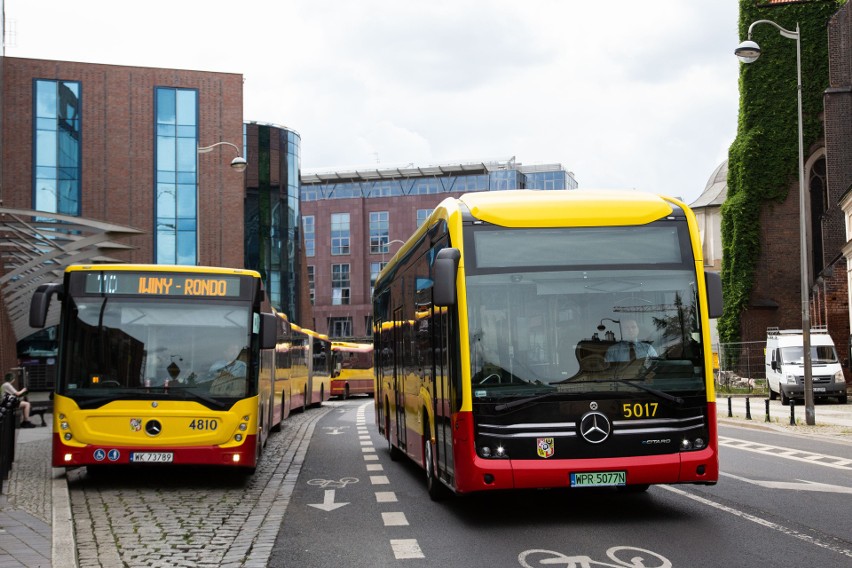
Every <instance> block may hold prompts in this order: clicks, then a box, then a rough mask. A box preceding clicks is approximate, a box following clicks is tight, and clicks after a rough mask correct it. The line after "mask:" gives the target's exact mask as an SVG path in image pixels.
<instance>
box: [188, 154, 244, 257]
mask: <svg viewBox="0 0 852 568" xmlns="http://www.w3.org/2000/svg"><path fill="white" fill-rule="evenodd" d="M219 146H230V147H231V148H233V149H234V150H235V151H236V152H237V156H236V157H235V158H234V159H233V160H231V168H233V170H234V171H237V172H244V171H246V166H247V165H248V164H247V162H246V159H245V158H243V157H242V154H241V151H240V148H239V147H238V146H237V145H236V144H232V143H230V142H216V143H215V144H211V145H210V146H199V147H198V148H196V153H195V194H196V199H195V219H196V230H195V263H196V264H198V263H200V262H201V223H200V222H198V218H199V217H200V216H201V200H200V199H198V196H199V195H200V194H201V168H200V167H199V160H198V155H199V154H207V153H209V152H212V151H213V150H214V149H215V148H217V147H219Z"/></svg>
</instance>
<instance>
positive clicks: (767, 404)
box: [764, 398, 769, 422]
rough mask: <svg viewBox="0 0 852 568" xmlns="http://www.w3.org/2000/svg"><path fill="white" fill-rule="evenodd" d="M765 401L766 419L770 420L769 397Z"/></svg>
mask: <svg viewBox="0 0 852 568" xmlns="http://www.w3.org/2000/svg"><path fill="white" fill-rule="evenodd" d="M764 402H765V403H766V421H767V422H769V399H768V398H767V399H766V400H765V401H764Z"/></svg>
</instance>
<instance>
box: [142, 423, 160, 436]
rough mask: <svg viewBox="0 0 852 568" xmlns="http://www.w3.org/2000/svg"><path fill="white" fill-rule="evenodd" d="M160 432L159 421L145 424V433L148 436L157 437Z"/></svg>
mask: <svg viewBox="0 0 852 568" xmlns="http://www.w3.org/2000/svg"><path fill="white" fill-rule="evenodd" d="M162 431H163V425H162V424H160V421H159V420H149V421H148V422H146V423H145V432H147V433H148V435H149V436H159V435H160V432H162Z"/></svg>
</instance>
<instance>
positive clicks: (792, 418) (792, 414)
mask: <svg viewBox="0 0 852 568" xmlns="http://www.w3.org/2000/svg"><path fill="white" fill-rule="evenodd" d="M795 425H796V399H795V398H791V399H790V426H795Z"/></svg>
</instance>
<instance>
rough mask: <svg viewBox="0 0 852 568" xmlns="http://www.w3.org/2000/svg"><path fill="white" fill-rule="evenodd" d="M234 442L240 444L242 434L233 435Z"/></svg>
mask: <svg viewBox="0 0 852 568" xmlns="http://www.w3.org/2000/svg"><path fill="white" fill-rule="evenodd" d="M234 440H236V441H237V442H242V441H243V435H242V434H237V435H235V436H234Z"/></svg>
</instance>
